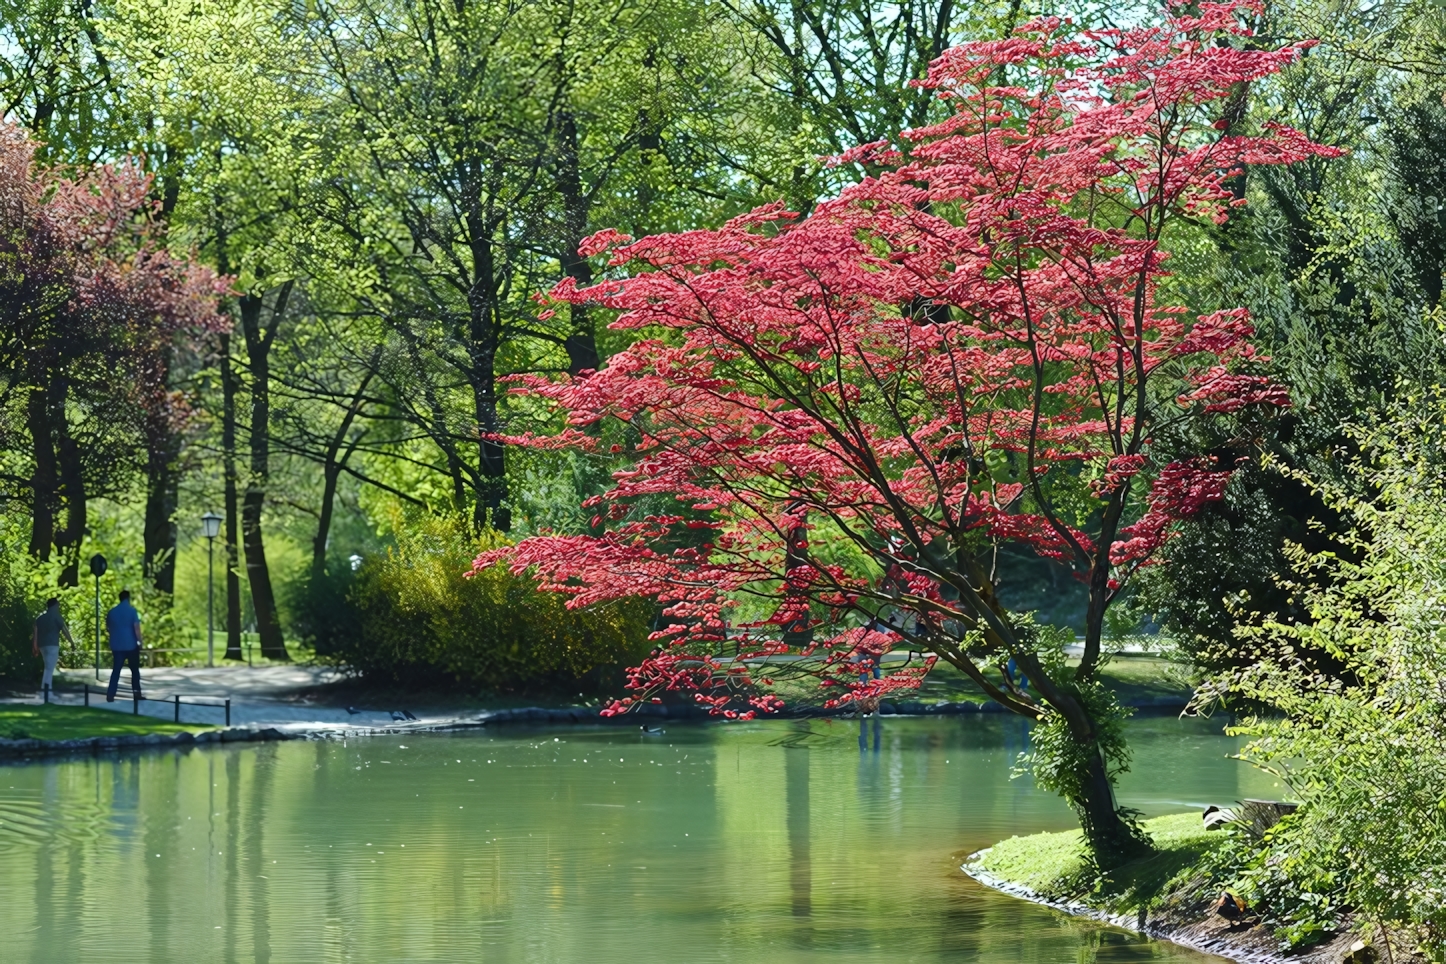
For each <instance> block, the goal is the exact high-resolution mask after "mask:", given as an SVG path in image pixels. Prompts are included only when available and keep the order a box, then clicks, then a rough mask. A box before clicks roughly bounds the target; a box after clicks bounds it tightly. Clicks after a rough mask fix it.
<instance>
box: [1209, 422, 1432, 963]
mask: <svg viewBox="0 0 1446 964" xmlns="http://www.w3.org/2000/svg"><path fill="white" fill-rule="evenodd" d="M1360 440H1361V442H1362V448H1363V450H1364V452H1365V457H1364V458H1363V460H1362V464H1363V466H1368V474H1367V477H1366V478H1364V479H1362V480H1359V481H1363V482H1366V483H1368V484H1369V486H1370V488H1371V489H1372V490H1373V491H1374V496H1373V497H1372V498H1371V499H1370V500H1369V501H1367V500H1364V499H1361V498H1359V497H1355V496H1352V495H1350V494H1348V492H1347V491H1345V490H1344V489H1334V490H1333V489H1328V488H1327V489H1322V494H1323V495H1324V497H1325V498H1326V499H1327V501H1328V502H1329V503H1330V504H1331V506H1332V507H1333V508H1334V509H1336V510H1337V511H1339V512H1340V513H1341V514H1342V516H1343V517H1344V518H1346V519H1347V520H1349V522H1350V524H1351V526H1352V530H1353V532H1352V534H1351V535H1350V536H1348V537H1346V539H1347V541H1348V543H1349V546H1348V548H1349V552H1348V553H1344V554H1343V553H1335V552H1329V551H1327V552H1317V553H1309V552H1306V551H1305V550H1303V549H1300V548H1298V547H1297V548H1296V549H1294V550H1293V551H1292V553H1291V555H1292V557H1293V559H1292V561H1293V563H1294V567H1295V571H1296V572H1297V573H1298V577H1297V579H1296V581H1295V583H1294V584H1292V585H1291V586H1290V589H1291V590H1292V592H1293V593H1294V594H1295V596H1296V598H1297V600H1298V602H1299V605H1301V606H1302V607H1304V608H1305V610H1306V611H1307V612H1309V613H1310V617H1311V618H1310V620H1309V621H1307V622H1298V623H1286V622H1284V621H1264V622H1262V623H1261V624H1258V625H1253V626H1246V627H1243V628H1241V629H1240V630H1239V632H1240V633H1241V634H1242V636H1244V637H1245V638H1246V639H1247V640H1248V641H1249V642H1250V643H1251V644H1253V645H1255V646H1258V647H1260V648H1261V649H1263V650H1267V651H1270V652H1271V653H1272V658H1271V659H1268V660H1265V661H1262V662H1261V663H1259V664H1257V665H1255V666H1253V667H1246V668H1242V669H1239V670H1236V671H1235V672H1233V673H1231V674H1229V675H1228V676H1226V677H1224V678H1222V679H1220V680H1219V681H1217V685H1218V690H1217V692H1224V693H1228V694H1232V695H1235V696H1239V697H1243V698H1245V699H1246V700H1248V701H1250V702H1251V703H1253V704H1255V705H1258V706H1261V707H1264V708H1265V712H1263V713H1261V714H1260V715H1259V716H1256V717H1254V718H1251V719H1247V720H1246V721H1244V723H1243V724H1242V725H1241V726H1239V727H1238V728H1237V731H1238V732H1240V733H1244V734H1246V735H1249V736H1251V737H1253V738H1254V740H1253V742H1252V743H1251V744H1250V745H1249V746H1248V747H1247V748H1246V749H1245V751H1244V753H1243V756H1244V757H1245V758H1246V759H1248V760H1250V761H1251V762H1254V763H1256V764H1257V765H1259V766H1262V767H1265V768H1267V769H1269V770H1270V771H1271V772H1273V773H1276V774H1278V775H1279V776H1280V777H1281V778H1282V779H1283V780H1284V782H1285V783H1286V784H1287V785H1288V786H1289V787H1290V788H1291V790H1292V791H1293V793H1294V794H1295V796H1296V797H1297V798H1298V799H1299V801H1300V802H1301V804H1302V806H1301V809H1300V810H1299V811H1298V812H1297V813H1295V814H1293V815H1292V816H1291V817H1289V818H1287V819H1286V820H1283V821H1282V822H1281V823H1280V824H1279V825H1278V826H1277V827H1275V828H1273V829H1272V830H1271V831H1270V832H1269V833H1268V834H1267V835H1266V837H1265V839H1264V841H1263V842H1260V843H1258V844H1257V843H1253V842H1246V843H1242V845H1241V846H1242V848H1244V850H1245V852H1244V853H1241V854H1240V855H1239V857H1240V860H1239V864H1238V866H1239V875H1240V879H1241V885H1242V888H1243V890H1244V891H1245V892H1246V895H1247V897H1250V898H1252V899H1253V900H1254V901H1255V902H1258V903H1260V904H1261V905H1263V906H1266V907H1268V908H1271V909H1272V910H1273V913H1274V917H1275V921H1274V923H1275V924H1276V925H1277V927H1278V930H1279V931H1280V932H1281V933H1282V934H1283V935H1284V936H1286V937H1287V939H1290V940H1293V941H1297V942H1302V943H1306V942H1309V941H1311V940H1313V939H1315V938H1317V937H1319V936H1321V935H1323V934H1324V933H1327V932H1328V931H1330V930H1332V929H1333V928H1334V927H1336V926H1338V924H1339V923H1340V921H1341V920H1342V919H1344V915H1345V914H1346V913H1349V912H1353V913H1354V914H1356V915H1357V921H1358V923H1361V924H1363V925H1366V926H1374V925H1384V926H1385V927H1386V928H1388V929H1394V930H1397V931H1404V932H1406V933H1407V934H1409V935H1411V937H1412V938H1413V939H1414V941H1415V942H1418V943H1419V944H1420V945H1421V946H1422V947H1423V948H1424V949H1426V951H1427V953H1428V955H1429V956H1430V957H1431V959H1433V960H1440V959H1441V958H1442V957H1443V956H1446V803H1443V801H1446V684H1443V680H1446V627H1443V625H1442V620H1441V614H1442V612H1443V611H1446V480H1443V478H1442V474H1441V468H1440V467H1441V465H1442V462H1443V457H1446V405H1443V403H1442V400H1441V399H1440V398H1437V399H1433V400H1431V401H1430V402H1428V403H1427V404H1425V405H1424V406H1422V408H1421V410H1419V411H1418V412H1417V413H1416V414H1413V415H1410V416H1408V417H1404V418H1402V419H1401V420H1400V421H1399V422H1398V423H1397V424H1394V425H1389V426H1387V427H1385V428H1383V429H1380V430H1378V431H1375V432H1371V433H1364V432H1363V433H1360ZM1322 577H1324V578H1322ZM1309 652H1320V653H1327V654H1329V655H1330V656H1331V657H1332V658H1333V659H1335V660H1337V661H1338V662H1339V663H1340V664H1341V665H1343V666H1344V667H1345V668H1346V672H1345V673H1342V674H1328V673H1323V672H1321V671H1320V670H1319V669H1318V668H1317V667H1315V666H1314V665H1313V664H1312V663H1311V662H1310V661H1308V660H1306V659H1303V658H1301V656H1300V654H1302V653H1309Z"/></svg>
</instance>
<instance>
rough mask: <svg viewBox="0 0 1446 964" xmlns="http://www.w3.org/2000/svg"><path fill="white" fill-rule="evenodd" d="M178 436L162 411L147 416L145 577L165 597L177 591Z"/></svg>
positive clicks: (179, 442)
mask: <svg viewBox="0 0 1446 964" xmlns="http://www.w3.org/2000/svg"><path fill="white" fill-rule="evenodd" d="M180 457H181V436H180V433H178V432H176V431H175V429H174V427H173V426H172V425H171V420H170V418H169V417H168V413H166V412H165V411H161V412H151V413H148V414H147V416H146V518H145V533H144V538H145V575H146V578H147V579H149V580H150V583H151V585H152V586H154V587H155V588H156V590H158V591H159V592H163V593H165V594H166V595H167V596H169V595H171V594H172V593H174V592H175V591H176V506H177V503H178V502H179V501H180V488H181V475H180V472H179V471H178V466H177V462H178V460H179V459H180Z"/></svg>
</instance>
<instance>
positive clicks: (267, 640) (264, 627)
mask: <svg viewBox="0 0 1446 964" xmlns="http://www.w3.org/2000/svg"><path fill="white" fill-rule="evenodd" d="M290 294H291V282H287V283H285V284H283V285H282V286H281V289H280V291H279V292H278V293H277V296H276V302H275V304H273V305H272V307H271V318H270V321H269V322H268V323H267V324H266V325H265V326H264V327H263V325H262V324H261V313H262V312H263V311H264V310H265V304H264V302H263V300H262V296H261V295H244V296H242V298H241V302H240V308H241V330H242V333H243V334H244V335H245V336H246V356H247V360H248V362H249V366H248V367H249V369H250V374H251V432H250V438H251V464H250V469H251V471H250V472H249V473H248V475H247V479H246V491H245V493H244V494H243V495H242V498H241V547H242V552H243V554H244V555H245V557H246V581H247V583H248V584H249V585H250V586H251V608H252V610H253V611H254V612H255V614H256V631H257V634H258V635H259V636H260V637H261V655H262V656H264V657H266V658H267V659H277V660H286V659H290V658H291V656H290V654H288V653H287V652H286V640H285V639H284V638H283V637H282V634H281V618H280V615H279V614H278V613H277V611H276V595H275V593H274V592H273V591H272V587H271V570H270V567H269V566H268V565H267V562H266V544H265V541H264V539H263V537H262V533H261V515H262V510H263V509H264V508H265V505H266V487H267V483H268V482H269V477H270V462H271V368H270V353H271V344H272V340H273V339H274V338H275V337H276V327H277V323H278V321H279V320H280V318H281V315H282V314H283V313H284V312H285V310H286V301H287V298H288V297H289V296H290Z"/></svg>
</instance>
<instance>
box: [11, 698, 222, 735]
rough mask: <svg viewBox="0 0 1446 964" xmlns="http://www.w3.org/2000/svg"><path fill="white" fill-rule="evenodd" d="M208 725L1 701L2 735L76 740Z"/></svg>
mask: <svg viewBox="0 0 1446 964" xmlns="http://www.w3.org/2000/svg"><path fill="white" fill-rule="evenodd" d="M209 729H211V727H209V726H198V725H195V724H192V723H181V724H176V723H171V722H168V721H166V720H158V719H156V718H155V717H151V716H132V715H130V714H129V713H117V712H115V711H112V710H99V709H94V708H89V707H84V706H56V705H54V704H51V705H42V706H33V705H25V704H14V703H11V704H0V738H3V739H34V740H74V739H80V738H84V737H92V736H132V735H144V734H147V733H181V732H188V733H194V732H196V731H198V730H209Z"/></svg>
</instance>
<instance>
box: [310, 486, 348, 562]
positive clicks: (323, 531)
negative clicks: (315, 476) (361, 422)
mask: <svg viewBox="0 0 1446 964" xmlns="http://www.w3.org/2000/svg"><path fill="white" fill-rule="evenodd" d="M339 475H341V466H340V465H337V464H335V463H332V462H328V463H327V464H326V465H325V466H323V468H322V486H321V511H320V512H319V513H317V517H316V537H315V538H313V539H312V540H311V585H312V586H314V587H315V586H319V585H321V580H322V579H323V578H325V576H326V543H327V541H328V539H330V538H331V512H332V502H333V501H334V500H335V499H336V480H337V477H338V476H339Z"/></svg>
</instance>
